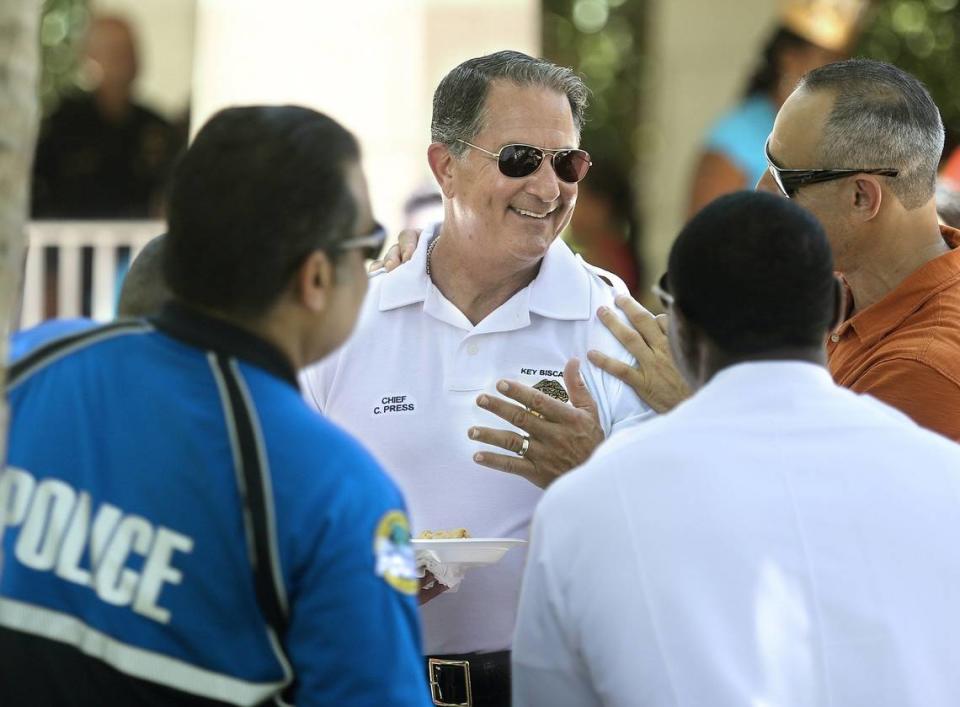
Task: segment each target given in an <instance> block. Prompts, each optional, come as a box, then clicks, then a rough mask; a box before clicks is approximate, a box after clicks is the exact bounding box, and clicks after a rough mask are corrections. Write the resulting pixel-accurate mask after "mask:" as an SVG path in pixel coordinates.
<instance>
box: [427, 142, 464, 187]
mask: <svg viewBox="0 0 960 707" xmlns="http://www.w3.org/2000/svg"><path fill="white" fill-rule="evenodd" d="M456 161H457V158H456V157H454V156H453V154H452V153H451V152H450V148H449V147H447V146H446V145H444V144H443V143H440V142H434V143H431V145H430V147H428V148H427V162H428V163H429V164H430V171H431V172H433V177H434V179H436V180H437V184H438V185H439V186H440V191H442V192H443V195H444V196H445V197H446V198H448V199H449V198H450V197H452V196H453V172H454V167H455V166H456Z"/></svg>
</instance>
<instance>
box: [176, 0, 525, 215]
mask: <svg viewBox="0 0 960 707" xmlns="http://www.w3.org/2000/svg"><path fill="white" fill-rule="evenodd" d="M539 20H540V14H539V1H538V0H402V2H400V1H398V0H353V1H352V2H340V1H338V0H273V1H272V2H270V3H265V2H263V1H262V0H199V3H198V8H197V26H196V55H195V56H196V59H195V64H194V86H193V114H192V122H193V125H192V132H196V130H197V129H198V128H199V126H200V125H201V124H202V123H203V121H205V120H206V119H207V118H209V117H210V115H211V114H212V113H213V112H215V111H217V110H219V109H220V108H223V107H225V106H229V105H241V104H250V103H271V104H276V103H298V104H301V105H307V106H310V107H313V108H315V109H317V110H319V111H322V112H324V113H327V114H328V115H330V116H332V117H334V118H336V119H337V120H339V121H340V122H342V123H343V124H344V125H346V126H347V127H348V128H349V129H350V130H351V131H352V132H353V133H354V134H355V135H357V137H358V138H359V139H360V142H361V144H362V147H363V153H364V166H365V169H366V173H367V178H368V180H369V182H370V193H371V196H372V199H373V203H374V211H375V213H376V214H377V217H378V218H379V219H380V220H381V221H383V222H384V223H385V224H386V225H387V226H388V227H389V228H391V229H396V228H398V227H399V226H400V224H401V219H402V207H403V202H404V201H405V200H406V198H407V197H408V196H409V195H410V194H411V193H412V192H413V191H414V190H415V189H417V187H419V186H420V185H422V184H423V183H424V182H425V181H426V180H427V179H428V178H430V173H429V170H428V168H427V163H426V148H427V145H428V144H429V141H430V110H431V98H432V95H433V89H434V88H435V87H436V83H437V82H438V81H439V80H440V78H441V77H442V76H443V74H444V73H446V71H448V70H449V69H450V68H452V67H453V66H454V65H456V64H457V63H459V62H460V61H462V60H464V59H466V58H469V57H471V56H476V55H478V54H481V53H485V52H488V51H493V50H495V49H500V48H517V49H521V50H524V51H528V52H536V51H538V50H539V46H540V22H539ZM278 167H282V166H278Z"/></svg>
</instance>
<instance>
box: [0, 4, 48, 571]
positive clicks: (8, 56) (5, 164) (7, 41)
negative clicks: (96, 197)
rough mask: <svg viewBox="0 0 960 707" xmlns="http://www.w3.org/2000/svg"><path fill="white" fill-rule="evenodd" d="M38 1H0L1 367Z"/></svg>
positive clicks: (18, 273)
mask: <svg viewBox="0 0 960 707" xmlns="http://www.w3.org/2000/svg"><path fill="white" fill-rule="evenodd" d="M40 5H41V0H0V365H3V366H4V367H5V366H6V361H7V342H8V339H9V335H10V322H11V319H12V317H13V311H14V306H15V305H16V303H17V302H18V301H19V298H20V289H21V287H22V286H23V258H24V252H25V249H26V221H27V204H28V201H29V195H30V170H31V164H32V162H33V149H34V143H35V141H36V134H37V122H38V112H39V106H38V101H37V78H38V74H39V69H40V62H39V53H40V46H39V45H40V40H39V23H40ZM2 381H3V382H2V383H0V385H3V391H2V393H3V394H2V395H0V463H3V460H5V459H6V451H7V445H6V441H7V418H8V409H7V396H6V369H5V368H4V375H3V377H2ZM0 468H3V467H0ZM0 559H2V558H0Z"/></svg>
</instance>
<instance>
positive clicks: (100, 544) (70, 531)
mask: <svg viewBox="0 0 960 707" xmlns="http://www.w3.org/2000/svg"><path fill="white" fill-rule="evenodd" d="M92 505H93V504H92V501H91V499H90V494H88V493H87V492H86V491H80V492H79V493H77V491H76V490H74V488H73V487H72V486H70V485H69V484H67V483H64V482H63V481H60V480H59V479H44V480H43V481H40V482H39V483H38V482H37V480H36V479H35V478H34V477H33V476H32V475H31V474H30V473H29V472H27V471H24V470H23V469H16V468H13V467H10V468H8V469H7V470H6V472H5V473H4V474H2V475H0V540H2V539H3V535H4V532H5V531H6V529H7V528H14V527H16V526H20V534H19V536H18V537H17V541H16V544H15V545H14V553H13V554H14V556H15V557H16V558H17V560H19V561H20V562H21V563H22V564H24V565H26V566H27V567H30V568H31V569H34V570H37V571H40V572H53V573H54V574H55V575H57V576H58V577H60V578H61V579H64V580H66V581H68V582H72V583H74V584H79V585H81V586H84V587H90V588H92V589H93V590H94V591H95V592H96V593H97V596H98V597H99V598H100V599H101V600H102V601H105V602H107V603H109V604H114V605H116V606H130V607H131V608H132V609H133V611H135V612H136V613H138V614H140V615H142V616H146V617H147V618H149V619H153V620H154V621H157V622H159V623H163V624H165V623H169V622H170V611H169V610H168V609H165V608H163V607H162V606H160V605H159V603H158V602H159V599H160V592H161V591H162V589H163V587H164V585H166V584H180V582H181V581H182V580H183V574H182V573H181V572H180V570H178V569H177V568H176V567H174V566H173V559H174V553H175V552H183V553H186V552H191V551H192V550H193V539H192V538H190V537H188V536H186V535H182V534H180V533H177V532H175V531H173V530H170V529H169V528H165V527H163V526H156V527H154V525H153V524H152V523H150V521H148V520H147V519H146V518H143V517H141V516H138V515H134V514H124V512H123V511H121V510H120V509H119V508H117V507H116V506H112V505H110V504H109V503H101V504H100V505H99V506H98V507H97V508H96V511H94V509H93V508H92ZM84 554H87V555H88V558H89V559H88V562H87V563H86V566H84V563H83V561H82V558H83V556H84ZM134 554H136V555H140V556H141V557H144V558H146V559H145V560H144V562H143V569H142V570H141V571H140V572H135V571H134V570H132V569H129V568H128V567H127V566H126V565H127V560H128V559H129V558H130V556H131V555H134Z"/></svg>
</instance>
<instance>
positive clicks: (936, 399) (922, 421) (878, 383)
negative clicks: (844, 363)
mask: <svg viewBox="0 0 960 707" xmlns="http://www.w3.org/2000/svg"><path fill="white" fill-rule="evenodd" d="M851 390H853V391H855V392H857V393H867V394H868V395H872V396H873V397H875V398H877V399H878V400H881V401H883V402H885V403H886V404H887V405H890V406H892V407H895V408H897V409H898V410H900V411H901V412H903V413H905V414H906V415H908V416H910V417H911V418H912V419H913V420H914V422H916V423H917V424H918V425H920V426H921V427H926V428H927V429H930V430H933V431H934V432H939V433H940V434H942V435H944V436H946V437H949V438H950V439H952V440H953V441H954V442H960V386H958V385H957V384H956V383H955V382H954V381H953V380H951V379H950V378H948V377H947V376H945V375H943V374H942V373H940V372H939V371H938V370H936V369H935V368H933V367H931V366H929V365H927V364H926V363H923V362H922V361H916V360H913V359H892V360H889V361H883V362H881V363H878V364H876V365H874V366H871V367H870V369H869V370H868V371H867V372H866V373H864V374H863V375H862V376H860V378H859V379H857V381H856V382H855V383H854V384H853V385H852V386H851Z"/></svg>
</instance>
